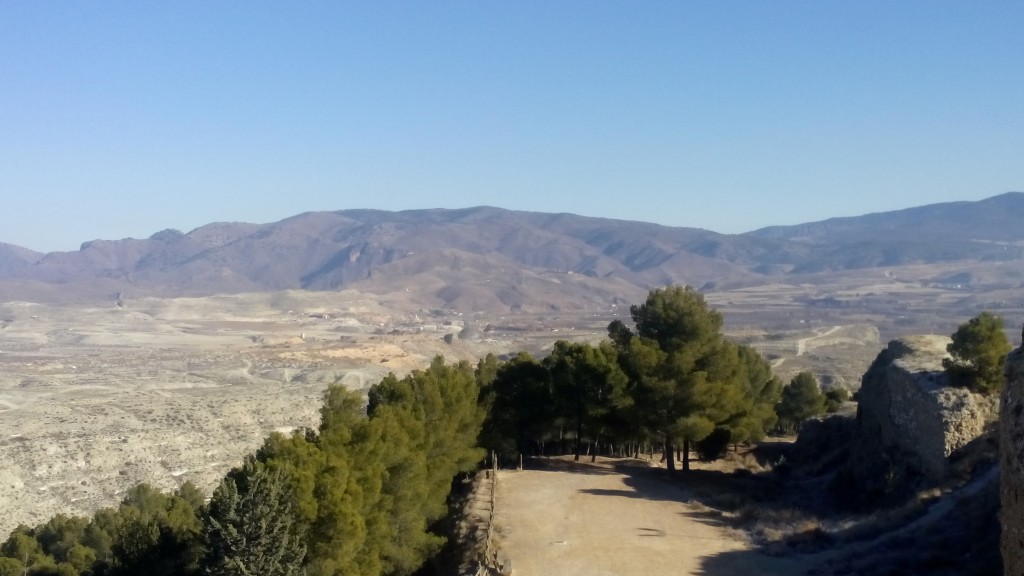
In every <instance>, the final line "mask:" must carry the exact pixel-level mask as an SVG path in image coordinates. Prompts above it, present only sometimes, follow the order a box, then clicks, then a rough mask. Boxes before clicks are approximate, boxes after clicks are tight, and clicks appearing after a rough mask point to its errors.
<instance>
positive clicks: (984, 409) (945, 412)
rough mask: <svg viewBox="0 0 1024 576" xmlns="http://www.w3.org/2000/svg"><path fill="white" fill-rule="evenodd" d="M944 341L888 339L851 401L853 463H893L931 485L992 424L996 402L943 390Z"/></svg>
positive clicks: (945, 382) (956, 390) (957, 390)
mask: <svg viewBox="0 0 1024 576" xmlns="http://www.w3.org/2000/svg"><path fill="white" fill-rule="evenodd" d="M949 342H950V339H949V338H948V337H946V336H934V335H929V336H912V337H906V338H901V339H898V340H893V341H892V342H890V343H889V345H888V347H887V348H886V349H885V350H883V351H882V352H881V353H880V354H879V355H878V357H877V358H876V359H875V361H874V362H873V363H872V364H871V367H870V368H869V369H868V371H867V372H866V373H865V374H864V378H863V380H862V383H861V388H860V391H859V392H858V397H857V399H858V403H859V405H858V408H857V423H858V441H857V447H855V450H854V453H855V455H856V456H857V457H858V458H859V459H862V460H865V461H868V462H870V460H872V459H873V458H878V459H880V460H883V461H886V462H889V463H899V465H900V466H902V467H903V468H904V472H907V474H905V476H906V477H908V478H918V477H923V479H924V480H925V481H928V482H934V481H937V480H939V479H941V478H942V477H943V476H944V475H945V474H946V472H947V470H948V463H949V457H950V456H951V455H952V454H954V453H955V452H956V451H957V450H959V449H960V448H962V447H964V446H966V445H967V444H968V443H969V442H971V441H972V440H974V439H975V438H977V437H978V436H980V435H981V434H982V433H983V432H984V431H985V428H986V426H987V425H989V424H991V423H992V422H994V421H995V419H996V417H997V415H998V410H999V399H998V398H997V397H994V396H992V397H986V396H982V395H980V394H976V393H973V392H971V391H969V390H967V389H965V388H958V387H952V386H950V385H949V381H948V379H947V378H946V374H945V372H944V371H943V368H942V359H943V358H945V357H946V356H947V353H946V346H947V345H948V344H949ZM868 468H870V465H869V466H868Z"/></svg>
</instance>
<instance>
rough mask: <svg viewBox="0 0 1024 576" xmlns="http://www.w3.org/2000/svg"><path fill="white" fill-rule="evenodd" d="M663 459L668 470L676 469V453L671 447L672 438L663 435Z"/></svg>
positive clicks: (673, 470)
mask: <svg viewBox="0 0 1024 576" xmlns="http://www.w3.org/2000/svg"><path fill="white" fill-rule="evenodd" d="M665 460H666V461H668V471H669V472H675V471H676V454H675V450H673V449H672V440H670V439H669V437H668V436H667V435H666V436H665Z"/></svg>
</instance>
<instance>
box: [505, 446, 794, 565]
mask: <svg viewBox="0 0 1024 576" xmlns="http://www.w3.org/2000/svg"><path fill="white" fill-rule="evenodd" d="M546 463H547V466H545V468H544V469H528V470H522V471H500V472H499V473H498V479H497V493H496V504H495V517H494V530H495V546H496V547H497V549H498V550H499V554H500V555H501V556H502V557H504V558H506V559H507V560H506V562H511V564H512V569H513V572H512V573H513V574H515V575H516V576H542V575H543V576H546V575H551V574H559V575H581V576H583V575H586V576H601V575H615V576H633V575H635V576H658V575H661V574H665V575H669V574H672V575H678V574H749V575H754V576H756V575H775V574H794V573H798V572H800V571H802V569H805V568H806V566H803V565H802V564H799V563H798V561H797V560H794V559H780V558H770V557H767V556H764V555H761V554H757V553H755V552H753V551H749V546H748V544H747V543H746V542H745V540H744V538H743V536H742V534H740V533H738V532H736V531H732V530H729V529H727V528H725V527H724V526H723V524H722V522H721V520H720V519H716V518H714V517H713V516H711V515H708V514H706V513H705V511H704V509H703V508H702V507H700V506H698V505H693V504H690V503H688V502H689V494H688V492H687V491H686V490H685V489H684V488H680V487H679V486H677V485H673V484H670V483H668V482H667V481H665V480H664V471H663V470H658V469H652V468H649V467H647V466H646V465H644V464H641V463H638V462H635V461H630V464H618V465H616V461H614V460H612V461H609V460H604V459H601V460H599V462H598V463H597V464H595V465H591V464H589V463H573V462H571V461H564V460H551V461H547V462H546ZM711 565H713V566H714V568H713V569H712V568H710V566H711Z"/></svg>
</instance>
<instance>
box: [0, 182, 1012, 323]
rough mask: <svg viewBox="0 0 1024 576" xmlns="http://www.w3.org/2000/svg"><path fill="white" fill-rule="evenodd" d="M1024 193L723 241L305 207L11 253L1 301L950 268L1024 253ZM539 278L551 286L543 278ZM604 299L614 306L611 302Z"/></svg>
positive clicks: (553, 293) (484, 297)
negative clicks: (292, 212)
mask: <svg viewBox="0 0 1024 576" xmlns="http://www.w3.org/2000/svg"><path fill="white" fill-rule="evenodd" d="M1022 223H1024V193H1019V192H1009V193H1006V194H1002V195H999V196H995V197H992V198H988V199H985V200H980V201H976V202H951V203H942V204H931V205H926V206H921V207H916V208H909V209H905V210H899V211H893V212H883V213H875V214H868V215H864V216H857V217H848V218H832V219H829V220H824V221H820V222H811V223H806V224H799V225H794V226H773V227H769V228H763V229H760V230H755V231H753V232H748V233H745V234H719V233H716V232H712V231H709V230H703V229H697V228H675V227H668V226H661V225H656V224H650V223H644V222H632V221H623V220H613V219H604V218H590V217H583V216H577V215H573V214H547V213H535V212H521V211H512V210H504V209H500V208H492V207H475V208H466V209H458V210H447V209H432V210H409V211H400V212H387V211H378V210H340V211H337V212H309V213H304V214H299V215H297V216H293V217H291V218H286V219H284V220H281V221H279V222H274V223H269V224H249V223H213V224H208V225H205V226H202V227H200V228H197V229H195V230H193V231H191V232H188V233H187V234H186V233H182V232H180V231H177V230H164V231H161V232H157V233H156V234H153V235H152V236H150V237H149V238H147V239H132V238H128V239H122V240H93V241H90V242H86V243H84V244H82V246H81V248H80V249H79V250H78V251H74V252H51V253H47V254H43V253H38V252H34V251H32V250H29V249H26V248H22V247H18V246H14V245H10V244H0V296H5V297H8V298H11V297H19V296H20V297H24V295H25V294H34V295H49V296H51V297H57V296H61V295H63V297H64V298H65V299H66V298H70V297H72V295H92V296H97V295H109V294H117V293H119V292H128V293H132V294H137V295H139V294H152V295H161V296H186V295H189V296H200V295H208V294H214V293H232V292H251V291H269V290H284V289H308V290H337V289H342V288H348V287H351V288H357V289H362V290H367V291H371V292H372V291H374V290H381V289H387V290H394V289H400V287H401V286H416V287H417V288H419V289H421V290H420V291H421V292H422V291H423V290H427V292H429V294H430V295H431V297H432V298H434V299H435V301H434V302H425V303H424V304H426V305H436V306H441V307H470V308H472V307H477V306H480V307H484V308H493V309H499V310H500V309H502V308H505V309H507V308H512V309H515V308H516V307H522V306H529V305H532V304H536V303H537V302H544V301H547V300H546V299H551V298H557V296H558V295H559V294H562V295H564V294H565V293H566V292H567V291H568V292H574V290H571V287H575V288H580V289H585V290H586V291H589V292H588V295H587V296H584V297H583V299H584V300H589V299H595V300H601V299H605V298H614V297H615V295H620V296H633V295H635V294H638V293H641V294H642V293H643V291H646V290H647V289H648V288H649V287H651V286H657V285H664V284H667V283H686V284H690V285H693V286H697V287H701V286H708V285H718V286H727V285H744V284H757V283H763V282H766V281H768V280H769V279H772V278H778V277H780V276H793V275H813V274H822V273H830V272H838V271H849V270H856V269H865V268H876V267H887V268H888V267H897V266H903V265H909V264H928V263H943V262H955V261H967V260H970V261H990V262H992V261H1017V260H1024V226H1022V225H1021V224H1022ZM538 280H544V282H538ZM605 301H606V300H605Z"/></svg>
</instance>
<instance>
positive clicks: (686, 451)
mask: <svg viewBox="0 0 1024 576" xmlns="http://www.w3.org/2000/svg"><path fill="white" fill-rule="evenodd" d="M689 469H690V439H689V438H683V471H687V470H689Z"/></svg>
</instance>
